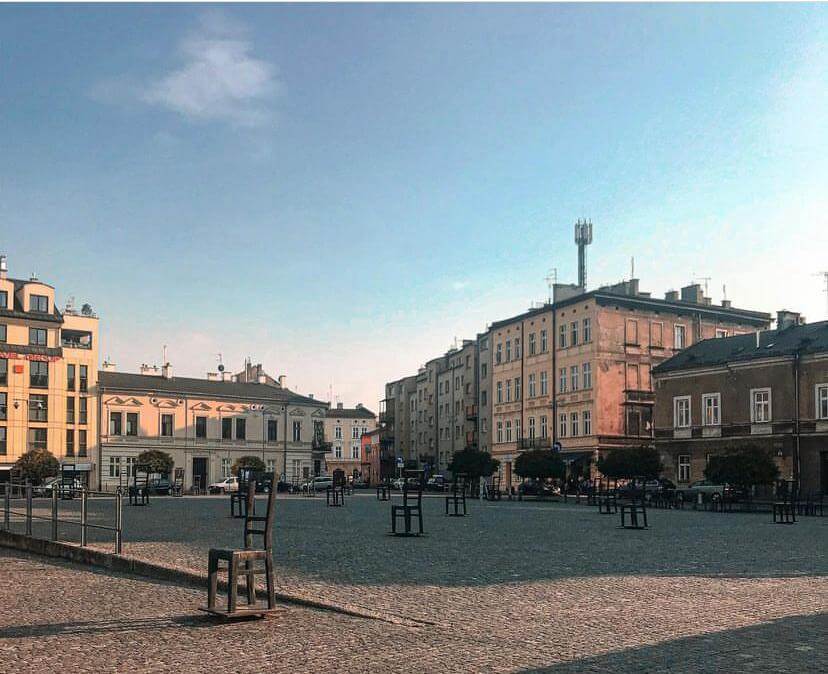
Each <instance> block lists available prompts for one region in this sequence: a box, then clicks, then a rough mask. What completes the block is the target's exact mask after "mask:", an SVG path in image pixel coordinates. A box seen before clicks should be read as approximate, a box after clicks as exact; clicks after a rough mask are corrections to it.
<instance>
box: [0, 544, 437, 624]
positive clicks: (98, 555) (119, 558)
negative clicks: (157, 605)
mask: <svg viewBox="0 0 828 674" xmlns="http://www.w3.org/2000/svg"><path fill="white" fill-rule="evenodd" d="M0 546H2V547H5V548H10V549H12V550H19V551H21V552H29V553H33V554H36V555H42V556H44V557H53V558H57V559H65V560H67V561H70V562H74V563H76V564H83V565H86V566H94V567H98V568H103V569H107V570H110V571H115V572H117V573H123V574H129V575H134V576H142V577H144V578H152V579H153V580H161V581H166V582H171V583H175V584H177V585H184V586H187V587H193V588H197V589H199V590H205V591H206V589H207V574H201V573H196V572H195V571H185V570H183V569H177V568H175V567H169V566H163V565H161V564H153V563H152V562H145V561H143V560H140V559H135V558H134V557H127V556H126V555H116V554H115V553H112V552H104V551H103V550H95V549H92V548H82V547H80V546H79V545H75V544H70V543H61V542H58V541H50V540H45V539H42V538H30V537H29V536H25V535H23V534H16V533H13V532H10V531H0ZM219 587H220V588H221V589H222V590H225V591H226V590H227V583H226V581H221V582H219ZM259 594H260V595H261V596H265V595H264V594H263V593H261V592H259ZM276 599H277V601H281V602H283V603H286V604H293V605H296V606H304V607H306V608H314V609H319V610H322V611H332V612H334V613H340V614H342V615H347V616H351V617H354V618H365V619H368V620H380V621H382V622H387V623H390V624H392V625H400V626H403V627H426V626H431V625H434V624H435V623H433V622H429V621H426V620H419V619H416V618H406V617H402V616H398V615H394V614H391V613H383V612H381V611H371V610H370V609H366V608H362V607H361V606H354V605H351V604H341V603H337V602H331V601H327V600H324V599H317V598H313V597H303V596H301V595H295V594H289V593H285V592H276Z"/></svg>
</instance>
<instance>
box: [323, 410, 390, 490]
mask: <svg viewBox="0 0 828 674" xmlns="http://www.w3.org/2000/svg"><path fill="white" fill-rule="evenodd" d="M376 428H377V416H376V415H375V414H374V413H373V412H372V411H371V410H369V409H368V408H367V407H363V406H362V404H358V405H357V406H356V407H350V408H349V407H345V406H344V405H343V404H342V403H338V404H337V406H336V407H332V408H330V409H328V410H327V411H326V412H325V441H326V442H327V443H329V444H330V451H329V452H328V454H326V455H325V464H326V466H327V473H328V474H329V475H330V474H332V473H333V471H335V470H336V469H341V470H344V471H345V475H349V476H352V475H354V474H355V473H356V474H358V473H360V472H361V470H362V467H361V464H362V459H361V448H362V436H363V435H364V434H366V433H370V432H371V431H373V430H375V429H376Z"/></svg>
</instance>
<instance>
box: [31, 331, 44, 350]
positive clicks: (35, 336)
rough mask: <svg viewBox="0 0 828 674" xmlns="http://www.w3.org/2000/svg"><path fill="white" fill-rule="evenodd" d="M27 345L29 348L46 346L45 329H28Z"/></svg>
mask: <svg viewBox="0 0 828 674" xmlns="http://www.w3.org/2000/svg"><path fill="white" fill-rule="evenodd" d="M29 344H30V345H31V346H46V345H47V342H46V330H45V328H29Z"/></svg>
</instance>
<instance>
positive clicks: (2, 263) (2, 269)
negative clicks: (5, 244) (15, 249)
mask: <svg viewBox="0 0 828 674" xmlns="http://www.w3.org/2000/svg"><path fill="white" fill-rule="evenodd" d="M8 274H9V267H8V265H7V263H6V256H5V255H0V279H4V278H6V276H8Z"/></svg>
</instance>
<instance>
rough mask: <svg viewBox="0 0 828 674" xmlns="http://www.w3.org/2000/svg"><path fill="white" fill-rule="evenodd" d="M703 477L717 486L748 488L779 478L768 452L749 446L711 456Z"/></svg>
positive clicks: (776, 468) (771, 482)
mask: <svg viewBox="0 0 828 674" xmlns="http://www.w3.org/2000/svg"><path fill="white" fill-rule="evenodd" d="M704 476H705V477H706V478H707V479H708V480H710V481H711V482H716V483H717V484H729V485H733V486H735V487H742V488H745V489H747V488H749V487H752V486H753V485H761V484H773V483H774V481H775V480H777V479H778V478H779V467H778V466H777V465H776V462H775V461H774V460H773V457H772V456H771V455H770V452H768V451H766V450H764V449H761V448H760V447H756V446H755V445H750V446H748V447H744V448H742V449H737V450H732V451H730V452H728V453H727V454H722V455H719V456H711V457H710V461H709V462H708V464H707V468H705V469H704Z"/></svg>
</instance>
